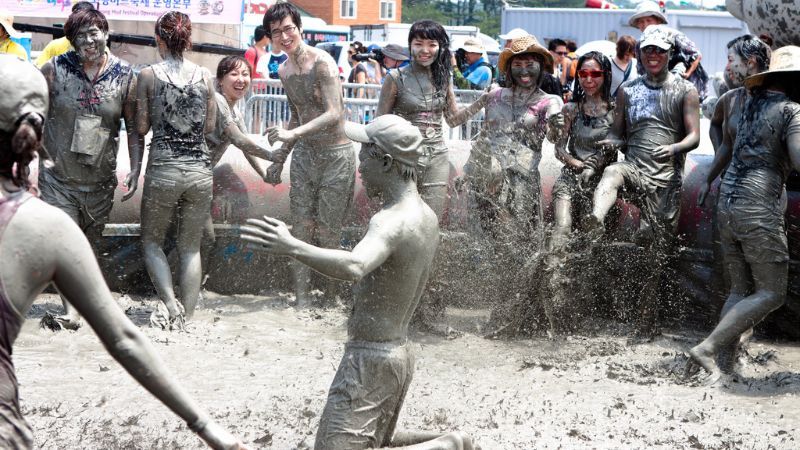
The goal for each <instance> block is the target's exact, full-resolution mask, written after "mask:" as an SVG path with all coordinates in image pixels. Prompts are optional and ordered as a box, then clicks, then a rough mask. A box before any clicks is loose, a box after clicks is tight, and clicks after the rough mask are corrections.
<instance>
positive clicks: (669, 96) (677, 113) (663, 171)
mask: <svg viewBox="0 0 800 450" xmlns="http://www.w3.org/2000/svg"><path fill="white" fill-rule="evenodd" d="M622 89H623V91H624V92H625V100H626V101H627V104H626V108H625V126H626V130H627V131H626V134H627V152H626V153H625V159H626V160H628V161H631V162H633V163H634V164H636V165H637V166H638V167H639V169H640V170H641V171H642V172H643V174H644V175H645V176H647V177H648V178H649V179H650V180H651V181H653V182H654V183H656V184H657V185H660V186H666V185H669V184H676V183H680V182H681V180H682V177H683V164H684V161H685V160H686V156H685V154H683V153H680V154H678V155H675V156H672V157H670V158H669V159H667V160H666V161H657V160H656V159H654V158H653V152H654V150H655V149H656V148H658V147H659V146H662V145H670V144H675V143H677V142H680V141H681V140H683V138H684V137H685V136H686V129H685V127H684V111H683V102H684V97H685V96H686V95H687V94H688V93H689V92H690V91H691V90H694V86H693V85H692V84H691V83H689V82H688V81H686V80H684V79H683V78H680V77H677V76H675V75H673V74H669V75H668V78H667V80H666V81H664V83H663V84H662V85H661V86H658V87H652V86H649V85H648V84H647V83H645V76H642V77H639V78H637V79H636V80H634V81H632V82H630V83H628V84H626V85H624V86H623V87H622Z"/></svg>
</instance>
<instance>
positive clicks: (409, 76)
mask: <svg viewBox="0 0 800 450" xmlns="http://www.w3.org/2000/svg"><path fill="white" fill-rule="evenodd" d="M415 75H416V78H415ZM390 76H392V77H394V80H395V82H396V83H397V98H396V99H395V103H394V108H393V110H392V113H393V114H396V115H398V116H400V117H402V118H404V119H406V120H408V121H409V122H411V124H412V125H414V126H415V127H417V128H419V131H420V132H421V133H422V145H428V146H433V147H437V148H446V147H445V145H444V136H443V135H442V118H443V117H444V110H445V108H446V107H447V102H446V96H447V92H446V91H445V92H442V91H439V90H434V92H433V95H431V94H430V93H427V92H426V91H422V90H421V89H424V88H425V86H427V85H429V84H431V82H430V81H428V82H424V81H423V78H424V77H426V76H427V75H425V74H419V73H416V74H415V73H414V72H413V68H412V66H410V65H409V66H406V67H403V68H400V69H399V70H396V71H393V72H391V75H390ZM428 130H430V131H428Z"/></svg>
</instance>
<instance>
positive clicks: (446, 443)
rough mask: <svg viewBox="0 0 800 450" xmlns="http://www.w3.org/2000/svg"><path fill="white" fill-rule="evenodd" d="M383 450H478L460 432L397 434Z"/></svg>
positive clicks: (406, 432)
mask: <svg viewBox="0 0 800 450" xmlns="http://www.w3.org/2000/svg"><path fill="white" fill-rule="evenodd" d="M384 448H403V449H409V450H473V449H475V450H479V449H480V447H478V446H477V445H475V444H473V442H472V439H471V438H470V437H469V436H467V435H466V434H464V433H462V432H460V431H453V432H450V433H447V434H441V433H432V432H427V431H421V432H419V431H418V432H409V431H405V432H398V433H395V435H394V437H393V438H392V445H391V446H390V447H384Z"/></svg>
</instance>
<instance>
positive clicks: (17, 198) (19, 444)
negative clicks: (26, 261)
mask: <svg viewBox="0 0 800 450" xmlns="http://www.w3.org/2000/svg"><path fill="white" fill-rule="evenodd" d="M30 198H33V196H32V195H30V194H29V193H27V192H20V193H18V194H12V195H9V196H8V197H4V198H0V239H2V237H3V232H4V231H5V229H6V226H7V225H8V222H10V221H11V218H12V217H14V213H16V212H17V209H18V208H19V207H20V205H22V204H23V203H24V202H25V201H26V200H28V199H30ZM24 321H25V319H24V317H23V316H22V315H21V314H20V313H19V311H17V310H16V309H15V308H14V306H13V305H12V304H11V302H9V300H8V297H7V296H6V289H5V286H3V280H2V279H1V278H0V448H4V449H5V448H9V449H11V448H14V449H27V448H32V447H33V432H32V431H31V428H30V426H29V425H28V423H27V422H26V421H25V419H24V418H23V417H22V413H20V408H19V394H18V392H17V376H16V374H15V373H14V363H13V362H12V361H11V348H12V346H13V344H14V340H16V339H17V335H18V334H19V330H20V328H21V327H22V323H23V322H24Z"/></svg>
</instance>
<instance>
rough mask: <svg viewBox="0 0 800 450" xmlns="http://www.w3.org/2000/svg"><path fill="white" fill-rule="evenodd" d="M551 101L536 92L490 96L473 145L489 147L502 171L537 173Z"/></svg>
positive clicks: (500, 92)
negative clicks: (477, 137)
mask: <svg viewBox="0 0 800 450" xmlns="http://www.w3.org/2000/svg"><path fill="white" fill-rule="evenodd" d="M553 101H555V100H554V97H553V96H551V95H548V94H545V93H544V92H543V91H542V90H540V89H538V88H537V89H535V90H533V89H530V90H524V91H522V92H521V93H520V92H517V93H516V94H515V93H514V91H513V90H512V89H509V88H503V89H498V90H496V91H494V92H492V93H491V95H490V97H489V99H488V101H487V103H486V117H485V119H484V126H483V129H482V133H481V137H480V138H479V139H478V141H477V142H476V144H475V145H479V146H486V147H489V148H490V149H491V155H492V156H493V157H494V158H495V159H497V161H498V162H499V163H500V167H501V168H502V169H513V170H516V171H518V172H521V173H529V172H535V171H537V170H538V167H539V162H540V161H541V159H542V141H544V138H545V135H546V133H547V112H548V110H549V108H551V104H552V102H553Z"/></svg>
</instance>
